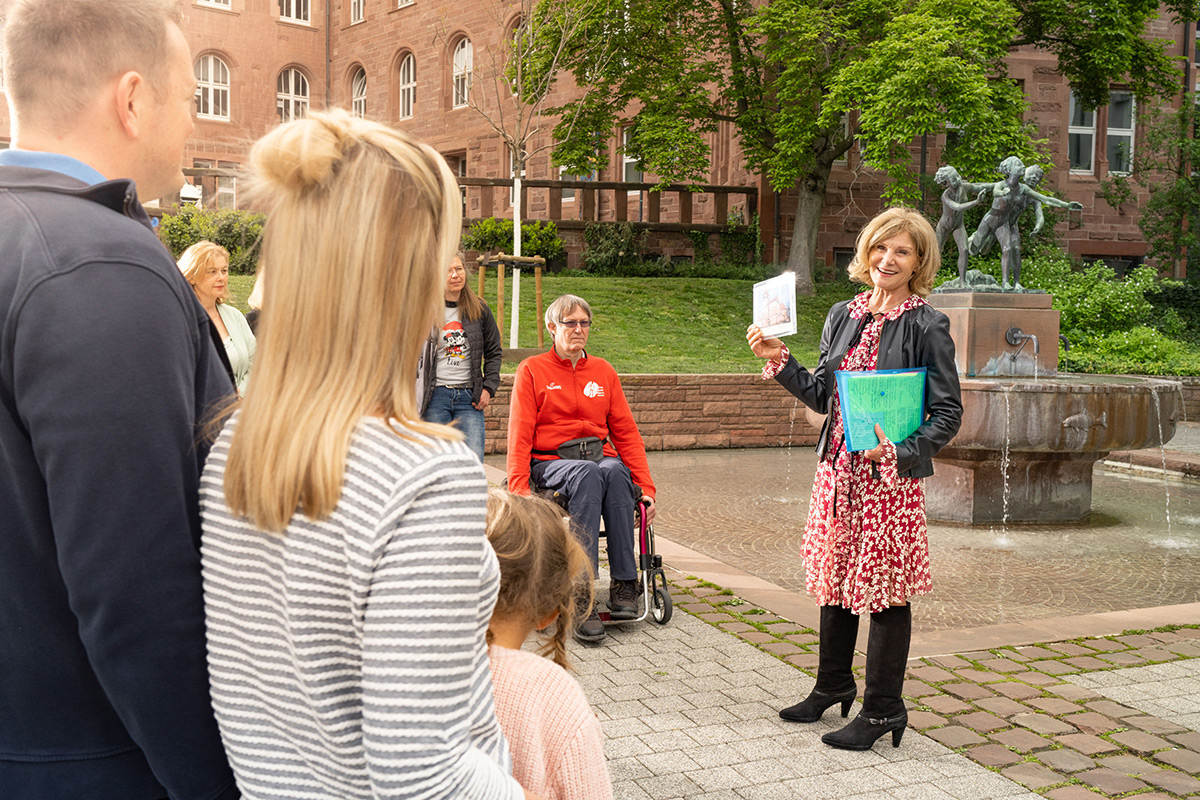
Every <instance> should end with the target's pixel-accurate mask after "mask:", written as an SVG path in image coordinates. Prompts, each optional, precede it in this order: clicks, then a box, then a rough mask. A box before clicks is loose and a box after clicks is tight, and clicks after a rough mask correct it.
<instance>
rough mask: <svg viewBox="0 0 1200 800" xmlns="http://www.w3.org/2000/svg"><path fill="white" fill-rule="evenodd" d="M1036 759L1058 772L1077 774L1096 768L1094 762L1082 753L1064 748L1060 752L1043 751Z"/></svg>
mask: <svg viewBox="0 0 1200 800" xmlns="http://www.w3.org/2000/svg"><path fill="white" fill-rule="evenodd" d="M1037 758H1038V761H1041V762H1042V763H1043V764H1045V765H1046V766H1047V767H1049V768H1050V769H1053V770H1057V771H1058V772H1079V771H1080V770H1082V769H1091V768H1093V767H1095V766H1096V762H1095V761H1094V760H1092V759H1090V758H1088V757H1087V756H1085V755H1084V754H1083V753H1078V752H1076V751H1074V750H1071V749H1069V748H1066V747H1064V748H1063V749H1061V750H1043V751H1042V752H1040V753H1038V754H1037Z"/></svg>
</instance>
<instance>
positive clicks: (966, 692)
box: [941, 683, 995, 700]
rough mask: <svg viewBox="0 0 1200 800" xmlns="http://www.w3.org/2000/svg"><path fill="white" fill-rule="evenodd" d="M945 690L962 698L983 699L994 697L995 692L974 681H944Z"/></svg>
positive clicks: (943, 688)
mask: <svg viewBox="0 0 1200 800" xmlns="http://www.w3.org/2000/svg"><path fill="white" fill-rule="evenodd" d="M941 689H942V691H943V692H948V693H950V694H952V695H954V696H955V697H957V698H959V699H961V700H981V699H982V698H984V697H994V696H995V692H993V691H992V690H991V689H985V688H984V687H982V686H979V685H976V684H974V683H943V684H942V685H941Z"/></svg>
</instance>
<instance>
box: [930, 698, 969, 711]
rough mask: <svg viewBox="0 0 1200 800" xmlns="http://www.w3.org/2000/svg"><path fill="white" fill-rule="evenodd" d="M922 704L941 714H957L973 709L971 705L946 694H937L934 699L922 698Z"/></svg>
mask: <svg viewBox="0 0 1200 800" xmlns="http://www.w3.org/2000/svg"><path fill="white" fill-rule="evenodd" d="M921 703H923V704H924V705H927V706H929V707H930V708H932V709H933V710H934V711H936V712H937V713H939V714H957V713H959V712H961V711H967V710H969V709H970V708H971V706H970V705H968V704H967V703H964V702H963V701H962V700H959V699H958V698H957V697H950V696H949V695H945V694H937V695H934V696H932V697H922V698H921Z"/></svg>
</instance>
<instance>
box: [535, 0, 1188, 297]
mask: <svg viewBox="0 0 1200 800" xmlns="http://www.w3.org/2000/svg"><path fill="white" fill-rule="evenodd" d="M580 4H587V5H588V6H590V8H589V10H588V13H587V14H586V21H585V22H584V23H581V25H580V26H579V28H578V35H577V36H576V37H575V38H574V39H573V40H572V41H570V42H568V43H567V44H568V46H567V47H566V48H565V52H563V54H562V55H561V56H560V57H559V59H558V62H559V64H560V65H561V66H562V67H563V68H565V69H568V70H570V71H571V72H572V73H573V77H574V79H575V81H576V83H577V84H579V85H580V86H582V87H586V88H587V89H589V91H588V92H587V93H586V94H585V95H584V96H582V97H580V98H579V99H577V100H575V101H573V102H571V103H567V104H565V105H564V106H561V107H560V108H558V109H556V111H558V112H559V113H563V114H564V115H565V116H564V120H570V126H569V127H568V126H567V125H566V124H565V123H564V124H560V125H559V126H558V128H557V129H556V131H555V134H556V138H557V139H558V140H559V142H560V144H559V146H558V148H557V149H556V150H555V154H554V160H555V162H556V163H558V164H561V165H565V166H567V167H569V168H571V169H572V170H578V171H581V172H582V171H586V170H588V169H592V168H596V167H599V166H602V165H603V164H605V163H606V162H607V153H605V152H604V151H603V144H602V142H603V138H604V137H602V136H597V135H596V133H595V132H596V131H609V130H612V129H613V127H614V126H615V125H616V124H617V123H618V121H619V120H622V119H625V118H629V119H631V122H632V131H631V135H630V137H629V142H628V145H626V146H625V147H624V149H625V150H626V154H627V155H630V156H633V157H636V158H638V159H639V160H640V161H642V163H643V164H644V165H645V168H646V169H647V170H648V171H650V172H653V173H655V174H656V175H658V176H659V178H660V179H661V180H662V182H663V184H666V183H670V182H696V183H700V182H704V181H706V180H707V175H708V170H709V164H710V158H711V153H710V150H709V145H708V142H709V137H710V135H711V134H712V133H714V132H715V131H716V130H717V128H718V126H719V125H720V124H722V123H729V124H732V125H733V126H734V127H735V129H736V131H737V135H738V138H739V141H740V144H741V148H742V152H743V153H744V155H745V157H746V160H747V163H748V165H749V166H750V168H751V169H754V170H757V171H760V172H762V173H763V174H764V175H766V176H767V178H768V180H769V181H770V183H771V185H772V186H773V187H774V188H775V189H777V190H789V189H794V190H796V192H797V194H798V197H799V199H798V203H799V204H798V207H797V213H796V218H795V227H794V230H793V237H792V249H791V254H790V256H789V259H788V266H789V268H791V269H793V270H795V272H796V274H797V276H798V285H799V287H800V289H801V290H802V291H808V292H811V290H812V280H811V266H812V263H813V260H814V256H815V252H816V240H817V232H818V230H819V223H820V218H821V212H822V209H823V207H824V204H825V194H826V185H827V182H828V179H829V174H830V170H831V168H832V165H833V163H834V162H835V161H836V160H838V159H839V158H840V157H841V156H842V155H844V154H845V153H846V151H847V150H849V149H850V147H851V145H852V144H853V143H854V142H855V141H857V142H858V143H859V147H860V149H861V151H862V156H863V159H864V161H865V162H866V163H867V164H868V165H870V166H872V167H875V168H877V169H881V170H885V171H886V172H887V173H888V175H889V176H890V177H891V179H892V183H891V186H890V188H889V190H888V198H889V199H890V200H892V201H893V202H904V201H909V200H911V199H912V198H913V197H914V196H915V195H916V193H917V191H918V187H917V181H916V176H914V175H913V174H912V170H911V161H912V159H911V155H910V153H909V150H908V147H909V144H910V143H911V142H912V140H913V139H914V138H915V137H917V136H920V135H922V134H937V133H942V132H944V131H945V130H946V129H947V127H948V126H953V127H954V128H955V129H956V130H957V131H958V133H959V136H958V137H957V138H958V144H957V146H956V147H955V148H953V149H952V151H951V152H948V153H947V158H948V160H950V161H952V162H953V163H955V165H956V166H958V167H959V168H960V169H961V170H964V171H966V172H977V173H986V172H989V171H990V170H991V169H992V168H993V167H994V166H995V164H996V163H997V162H998V161H999V159H1000V158H1001V157H1002V156H1007V155H1013V154H1016V155H1019V156H1022V157H1023V158H1024V159H1025V160H1026V162H1027V163H1028V162H1032V161H1042V162H1045V161H1046V159H1045V158H1044V156H1042V155H1041V154H1040V145H1041V142H1039V141H1038V140H1037V139H1036V138H1035V136H1034V131H1033V130H1032V129H1031V128H1030V127H1029V126H1028V125H1026V124H1025V123H1024V122H1023V120H1022V114H1023V112H1024V110H1025V101H1024V98H1023V97H1022V96H1021V92H1020V89H1019V87H1018V86H1017V85H1016V84H1015V83H1014V82H1013V81H1011V80H1009V79H1008V78H1007V77H1006V74H1005V62H1004V59H1005V56H1006V55H1007V54H1008V53H1009V52H1010V51H1011V50H1012V49H1013V48H1015V47H1019V46H1022V45H1037V46H1040V47H1045V48H1047V49H1049V50H1051V51H1052V52H1054V53H1055V54H1056V55H1057V56H1058V57H1059V60H1060V65H1061V70H1062V72H1063V74H1064V75H1065V76H1066V77H1067V78H1068V79H1069V80H1070V81H1071V84H1072V88H1073V89H1074V90H1075V92H1076V94H1077V95H1078V96H1079V97H1080V98H1081V102H1083V103H1084V104H1085V105H1088V106H1095V105H1099V104H1101V103H1103V102H1106V101H1107V97H1108V87H1109V84H1110V83H1111V82H1115V81H1121V82H1124V83H1126V84H1128V85H1130V86H1131V87H1132V88H1133V89H1134V91H1135V93H1136V94H1138V95H1139V96H1140V97H1151V96H1156V95H1165V94H1168V93H1171V92H1173V91H1175V88H1176V86H1177V82H1176V77H1175V67H1174V66H1173V64H1172V63H1171V60H1170V58H1169V57H1168V56H1167V54H1166V50H1165V43H1164V42H1161V41H1152V40H1148V39H1145V38H1143V35H1144V31H1145V28H1146V25H1147V23H1148V22H1149V21H1150V20H1151V19H1153V18H1154V17H1155V16H1156V14H1157V13H1158V3H1157V2H1154V1H1153V0H1086V2H1085V0H769V2H764V3H754V2H750V0H637V1H636V2H631V1H630V0H599V2H597V0H542V4H541V6H540V7H539V8H540V9H546V11H545V12H544V13H550V12H549V9H551V8H553V9H556V10H557V12H558V13H563V10H564V9H566V8H578V7H579V6H580ZM1167 5H1168V8H1169V9H1170V10H1171V12H1172V13H1174V14H1175V15H1176V16H1186V18H1188V19H1195V7H1196V0H1172V2H1171V3H1168V4H1167ZM597 65H599V67H598V66H597Z"/></svg>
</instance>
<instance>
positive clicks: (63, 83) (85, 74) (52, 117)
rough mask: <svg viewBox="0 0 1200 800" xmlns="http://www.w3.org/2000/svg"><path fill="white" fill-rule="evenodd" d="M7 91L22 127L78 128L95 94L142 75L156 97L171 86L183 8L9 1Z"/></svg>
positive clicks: (129, 1)
mask: <svg viewBox="0 0 1200 800" xmlns="http://www.w3.org/2000/svg"><path fill="white" fill-rule="evenodd" d="M7 6H8V8H7V12H6V13H5V14H4V17H5V19H4V20H3V25H4V27H3V34H4V75H5V83H6V86H5V91H6V92H7V93H8V99H9V104H10V105H11V107H12V111H13V114H14V116H15V117H16V120H17V124H18V135H19V129H20V127H22V126H25V127H33V128H39V129H43V130H51V131H62V130H68V129H70V128H71V126H72V123H73V122H74V121H75V120H77V119H78V118H79V117H80V115H81V114H82V112H83V111H84V110H85V109H86V108H87V106H88V105H89V104H90V103H91V102H92V101H93V100H94V99H95V97H96V93H97V92H98V91H99V90H100V88H101V87H103V86H104V85H105V84H107V83H108V82H109V81H112V80H114V79H115V78H117V77H118V76H120V75H122V74H124V73H126V72H129V71H136V72H139V73H141V74H142V75H144V76H146V78H147V79H148V80H149V81H150V84H151V85H152V86H153V87H154V88H155V91H156V92H161V91H162V90H163V88H164V87H165V84H166V74H167V61H168V49H167V32H168V27H167V26H168V24H175V25H178V24H179V23H180V22H181V21H182V15H181V13H180V10H179V6H178V2H177V0H8V2H7Z"/></svg>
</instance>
